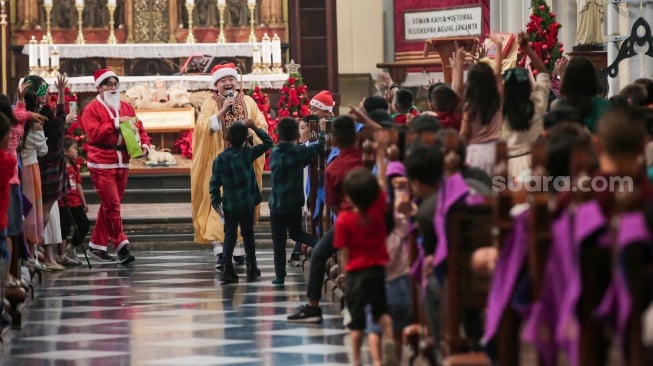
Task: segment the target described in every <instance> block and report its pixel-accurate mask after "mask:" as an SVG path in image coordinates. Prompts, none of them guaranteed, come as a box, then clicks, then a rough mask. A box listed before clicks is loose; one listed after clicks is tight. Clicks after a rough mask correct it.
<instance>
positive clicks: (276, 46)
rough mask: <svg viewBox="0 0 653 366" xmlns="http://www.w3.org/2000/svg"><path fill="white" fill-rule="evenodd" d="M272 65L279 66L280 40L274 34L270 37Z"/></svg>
mask: <svg viewBox="0 0 653 366" xmlns="http://www.w3.org/2000/svg"><path fill="white" fill-rule="evenodd" d="M272 64H273V65H281V39H280V38H279V36H278V35H277V34H276V33H275V34H274V37H272Z"/></svg>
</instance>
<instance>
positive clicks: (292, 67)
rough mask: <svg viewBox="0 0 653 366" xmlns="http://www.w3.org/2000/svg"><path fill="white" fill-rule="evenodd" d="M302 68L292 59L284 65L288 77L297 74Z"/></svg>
mask: <svg viewBox="0 0 653 366" xmlns="http://www.w3.org/2000/svg"><path fill="white" fill-rule="evenodd" d="M300 67H302V65H300V64H296V63H295V60H294V59H291V60H290V63H289V64H286V72H287V73H288V75H294V74H299V68H300Z"/></svg>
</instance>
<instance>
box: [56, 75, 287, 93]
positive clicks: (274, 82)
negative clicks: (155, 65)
mask: <svg viewBox="0 0 653 366" xmlns="http://www.w3.org/2000/svg"><path fill="white" fill-rule="evenodd" d="M118 78H119V79H120V90H122V91H125V90H127V89H129V88H131V87H133V86H136V85H140V84H147V85H148V86H149V88H150V89H152V90H154V89H155V87H154V82H155V81H156V80H162V81H163V82H164V83H165V85H166V89H167V88H169V87H171V86H173V85H176V84H179V85H181V86H183V87H185V88H186V89H188V90H189V91H193V90H202V89H213V86H212V85H211V75H173V76H167V75H154V76H118ZM287 79H288V75H286V74H266V75H252V74H248V75H243V88H244V89H252V88H253V87H255V86H257V85H258V86H259V87H260V88H262V89H281V87H282V86H283V84H284V83H285V82H286V80H287ZM45 80H46V81H47V82H48V84H49V85H50V92H52V93H54V92H56V89H55V88H54V82H55V81H56V79H54V78H46V79H45ZM68 87H69V88H70V90H71V91H72V92H73V93H90V92H96V91H97V89H96V88H95V82H94V81H93V77H92V76H80V77H73V78H68Z"/></svg>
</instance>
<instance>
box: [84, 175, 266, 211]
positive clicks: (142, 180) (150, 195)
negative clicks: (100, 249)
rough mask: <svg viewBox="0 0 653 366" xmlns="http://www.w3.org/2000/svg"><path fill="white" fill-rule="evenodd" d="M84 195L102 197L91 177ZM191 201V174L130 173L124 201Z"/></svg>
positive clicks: (93, 201) (86, 180) (90, 199)
mask: <svg viewBox="0 0 653 366" xmlns="http://www.w3.org/2000/svg"><path fill="white" fill-rule="evenodd" d="M270 183H271V178H270V174H269V172H264V173H263V190H262V196H263V201H266V202H267V201H268V200H269V197H270V193H271V192H272V189H271V188H270ZM82 186H83V187H84V195H85V197H86V201H87V202H88V203H89V204H97V203H99V202H100V199H99V197H98V195H97V193H96V192H95V189H93V185H92V183H91V178H90V176H89V175H88V174H86V175H85V176H84V177H83V178H82ZM190 201H191V190H190V176H188V175H182V174H157V175H148V176H145V175H130V176H129V181H128V183H127V189H126V190H125V196H124V197H123V201H122V202H123V203H182V202H190Z"/></svg>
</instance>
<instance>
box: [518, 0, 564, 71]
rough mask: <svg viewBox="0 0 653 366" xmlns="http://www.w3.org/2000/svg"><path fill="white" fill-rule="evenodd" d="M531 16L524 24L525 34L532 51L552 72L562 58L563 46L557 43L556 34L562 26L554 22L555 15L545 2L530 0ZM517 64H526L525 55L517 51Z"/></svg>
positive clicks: (542, 0)
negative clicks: (557, 61)
mask: <svg viewBox="0 0 653 366" xmlns="http://www.w3.org/2000/svg"><path fill="white" fill-rule="evenodd" d="M531 9H532V12H533V13H532V14H531V15H530V20H529V21H528V23H527V24H526V33H527V34H528V38H529V40H530V42H531V47H533V50H535V52H536V53H537V54H538V55H539V56H540V57H541V58H542V61H544V64H545V65H546V67H547V68H548V69H549V72H552V71H553V68H554V66H555V62H556V60H558V59H559V58H560V57H562V53H563V52H564V46H563V45H562V43H560V42H558V32H559V30H560V28H562V25H560V23H558V22H557V21H556V14H555V13H554V12H552V11H551V9H550V8H549V5H548V4H547V3H546V1H545V0H531ZM517 59H518V61H517V64H518V65H519V66H522V67H523V66H524V65H525V64H526V53H525V52H524V51H523V50H519V54H518V56H517Z"/></svg>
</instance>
